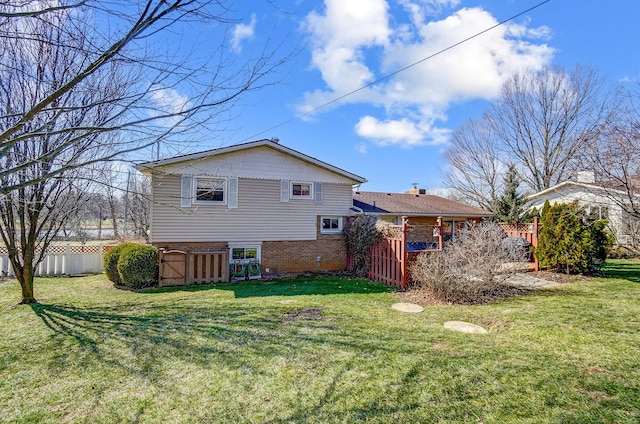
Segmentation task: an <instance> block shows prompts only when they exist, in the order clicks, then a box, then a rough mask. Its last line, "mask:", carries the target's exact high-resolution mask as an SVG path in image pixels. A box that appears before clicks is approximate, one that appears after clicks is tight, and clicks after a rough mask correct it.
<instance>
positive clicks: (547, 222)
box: [536, 202, 611, 273]
mask: <svg viewBox="0 0 640 424" xmlns="http://www.w3.org/2000/svg"><path fill="white" fill-rule="evenodd" d="M606 224H607V221H604V220H595V221H593V220H590V219H589V217H588V216H587V214H586V213H585V211H584V208H581V207H580V206H579V205H578V203H577V202H574V203H571V204H555V205H553V206H552V207H550V208H549V210H548V211H547V213H545V214H544V216H543V218H542V229H541V230H540V235H539V239H538V247H537V249H536V257H537V258H538V260H539V261H540V265H541V266H542V267H544V268H550V269H552V270H554V271H562V272H566V273H584V272H590V271H593V270H594V269H595V268H598V267H599V266H600V265H602V263H603V262H604V260H605V259H606V250H607V247H609V246H611V236H610V234H609V233H608V232H607V230H606Z"/></svg>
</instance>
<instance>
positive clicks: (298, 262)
mask: <svg viewBox="0 0 640 424" xmlns="http://www.w3.org/2000/svg"><path fill="white" fill-rule="evenodd" d="M318 256H320V258H321V260H320V263H319V266H318ZM346 261H347V249H346V247H345V245H344V238H343V236H342V234H331V235H329V234H322V235H320V236H318V239H317V240H305V241H265V242H263V243H262V270H263V272H264V271H265V268H269V273H270V274H280V273H290V272H291V273H294V272H304V271H338V270H344V269H345V264H346Z"/></svg>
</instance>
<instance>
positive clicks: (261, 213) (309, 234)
mask: <svg viewBox="0 0 640 424" xmlns="http://www.w3.org/2000/svg"><path fill="white" fill-rule="evenodd" d="M180 181H181V180H180V175H155V176H154V177H153V196H154V199H155V205H154V213H153V220H152V224H151V241H152V242H154V243H159V242H169V241H185V242H211V241H240V242H241V241H279V240H315V239H316V236H317V216H318V215H335V216H346V215H349V208H350V207H351V204H352V197H351V185H350V184H331V183H326V182H325V183H323V186H322V203H320V204H317V203H315V202H314V199H290V200H289V202H281V201H280V180H262V179H247V178H239V179H238V208H237V209H229V208H228V207H227V206H226V205H202V204H200V205H193V206H191V207H187V208H180Z"/></svg>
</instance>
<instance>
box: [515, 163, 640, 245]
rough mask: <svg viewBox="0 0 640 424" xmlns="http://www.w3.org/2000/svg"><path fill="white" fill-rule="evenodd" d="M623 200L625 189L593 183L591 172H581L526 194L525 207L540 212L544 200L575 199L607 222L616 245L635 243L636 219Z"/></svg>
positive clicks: (551, 202)
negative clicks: (626, 208)
mask: <svg viewBox="0 0 640 424" xmlns="http://www.w3.org/2000/svg"><path fill="white" fill-rule="evenodd" d="M625 199H628V197H626V194H625V193H624V192H622V191H620V190H616V189H613V188H610V184H607V183H601V182H596V181H595V178H594V175H593V173H592V172H580V173H578V178H577V181H564V182H562V183H560V184H557V185H555V186H553V187H550V188H548V189H546V190H542V191H539V192H537V193H535V194H532V195H531V196H529V197H527V203H526V204H525V209H526V210H531V209H533V208H536V209H537V210H538V211H541V210H542V208H543V206H544V203H545V201H546V200H548V201H549V203H550V204H551V205H553V204H555V203H572V202H574V201H577V202H578V203H579V204H580V205H582V206H584V207H586V208H587V211H588V212H589V213H595V214H597V215H598V216H599V218H602V219H607V220H608V221H609V228H610V230H611V232H612V234H613V235H614V236H615V238H616V241H617V243H618V244H619V245H633V244H637V242H638V236H639V235H640V234H639V231H638V230H639V226H638V221H637V220H636V219H634V218H633V217H631V216H629V214H628V213H626V212H625V211H624V210H623V208H622V207H621V203H624V202H625Z"/></svg>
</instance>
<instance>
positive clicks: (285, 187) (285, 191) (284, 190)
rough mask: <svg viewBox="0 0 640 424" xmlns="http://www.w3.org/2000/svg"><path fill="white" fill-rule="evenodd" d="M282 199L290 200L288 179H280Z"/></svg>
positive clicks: (282, 200)
mask: <svg viewBox="0 0 640 424" xmlns="http://www.w3.org/2000/svg"><path fill="white" fill-rule="evenodd" d="M280 201H281V202H288V201H289V181H287V180H281V181H280Z"/></svg>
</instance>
